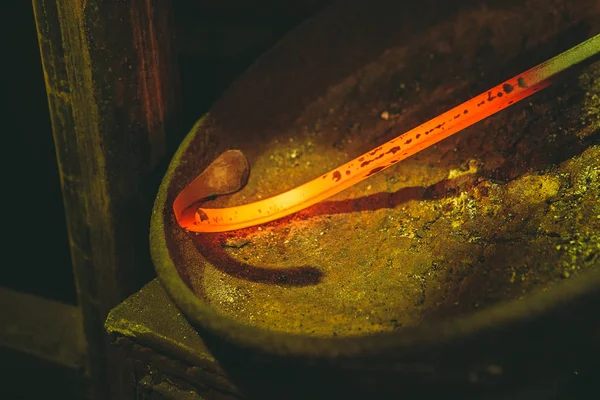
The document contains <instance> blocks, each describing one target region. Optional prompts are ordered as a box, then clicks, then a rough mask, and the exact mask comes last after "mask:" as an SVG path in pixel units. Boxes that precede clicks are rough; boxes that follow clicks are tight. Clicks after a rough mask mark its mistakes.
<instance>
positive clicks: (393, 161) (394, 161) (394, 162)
mask: <svg viewBox="0 0 600 400" xmlns="http://www.w3.org/2000/svg"><path fill="white" fill-rule="evenodd" d="M398 161H400V160H392V161H390V165H392V164H396V163H397V162H398Z"/></svg>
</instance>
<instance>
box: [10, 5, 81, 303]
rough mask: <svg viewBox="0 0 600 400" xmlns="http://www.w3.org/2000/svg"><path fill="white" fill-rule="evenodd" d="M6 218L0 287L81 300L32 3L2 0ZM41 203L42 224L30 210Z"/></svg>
mask: <svg viewBox="0 0 600 400" xmlns="http://www.w3.org/2000/svg"><path fill="white" fill-rule="evenodd" d="M0 15H1V16H2V21H3V22H2V24H0V36H1V39H0V41H1V43H2V48H3V55H2V63H1V64H0V76H1V77H2V78H1V83H2V89H3V93H4V98H5V101H3V102H2V108H1V109H0V119H1V120H2V130H3V135H2V138H3V143H2V150H3V156H2V170H3V171H4V178H3V183H2V185H3V191H2V192H3V197H4V202H5V204H8V205H11V204H12V206H11V207H14V208H13V211H10V212H7V213H5V216H4V218H3V224H4V226H5V233H6V234H7V236H8V240H7V241H6V240H5V241H4V243H3V244H4V245H3V250H4V257H5V259H6V260H10V262H8V263H6V265H5V267H4V269H3V271H4V272H3V274H2V277H1V278H0V286H6V287H9V288H11V289H15V290H19V291H23V292H27V293H32V294H36V295H40V296H42V297H47V298H50V299H54V300H59V301H62V302H65V303H70V304H75V303H76V302H77V296H76V293H75V284H74V279H73V272H72V268H71V256H70V253H69V238H68V235H67V227H66V223H65V212H64V208H63V202H62V193H61V185H60V179H59V172H58V164H57V162H56V154H55V150H54V141H53V137H52V126H51V124H50V114H49V111H48V100H47V97H46V91H45V84H44V74H43V71H42V64H41V58H40V53H39V47H38V42H37V32H36V27H35V21H34V18H33V9H32V4H31V2H27V1H25V2H23V1H18V2H3V3H2V6H0ZM20 210H43V211H42V213H43V224H42V229H41V230H39V229H38V230H37V231H35V232H33V231H32V228H31V226H30V225H29V224H28V223H27V222H26V221H27V218H28V216H27V215H26V214H27V212H26V211H20Z"/></svg>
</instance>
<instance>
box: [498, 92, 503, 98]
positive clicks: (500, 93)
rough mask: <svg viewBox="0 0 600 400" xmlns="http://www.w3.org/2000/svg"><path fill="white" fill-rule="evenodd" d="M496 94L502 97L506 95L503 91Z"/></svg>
mask: <svg viewBox="0 0 600 400" xmlns="http://www.w3.org/2000/svg"><path fill="white" fill-rule="evenodd" d="M496 96H498V97H502V96H504V93H502V92H498V94H496Z"/></svg>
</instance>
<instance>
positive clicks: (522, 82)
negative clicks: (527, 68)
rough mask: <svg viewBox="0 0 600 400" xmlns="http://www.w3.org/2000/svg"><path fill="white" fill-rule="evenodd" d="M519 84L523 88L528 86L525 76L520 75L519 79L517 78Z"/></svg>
mask: <svg viewBox="0 0 600 400" xmlns="http://www.w3.org/2000/svg"><path fill="white" fill-rule="evenodd" d="M517 85H519V87H521V88H526V87H527V82H525V79H524V78H523V77H520V78H519V79H517Z"/></svg>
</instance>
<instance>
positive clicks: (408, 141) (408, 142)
mask: <svg viewBox="0 0 600 400" xmlns="http://www.w3.org/2000/svg"><path fill="white" fill-rule="evenodd" d="M410 142H412V139H408V140H407V141H406V142H404V144H410Z"/></svg>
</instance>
